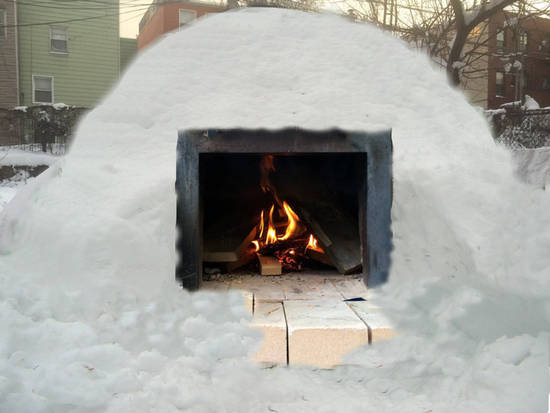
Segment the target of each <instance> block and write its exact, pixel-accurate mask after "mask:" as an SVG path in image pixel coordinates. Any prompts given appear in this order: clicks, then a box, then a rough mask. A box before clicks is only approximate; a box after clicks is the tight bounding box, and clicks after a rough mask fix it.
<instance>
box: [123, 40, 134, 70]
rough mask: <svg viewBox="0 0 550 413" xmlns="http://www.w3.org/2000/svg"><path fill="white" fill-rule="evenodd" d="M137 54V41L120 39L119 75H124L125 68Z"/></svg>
mask: <svg viewBox="0 0 550 413" xmlns="http://www.w3.org/2000/svg"><path fill="white" fill-rule="evenodd" d="M136 53H137V39H127V38H121V39H120V73H124V71H125V70H126V68H127V67H128V65H129V64H130V63H132V61H133V60H134V57H135V56H136Z"/></svg>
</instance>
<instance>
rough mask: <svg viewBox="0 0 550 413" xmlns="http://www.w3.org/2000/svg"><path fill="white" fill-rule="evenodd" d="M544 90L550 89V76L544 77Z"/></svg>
mask: <svg viewBox="0 0 550 413" xmlns="http://www.w3.org/2000/svg"><path fill="white" fill-rule="evenodd" d="M542 90H550V77H545V78H543V79H542Z"/></svg>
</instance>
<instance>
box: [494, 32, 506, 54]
mask: <svg viewBox="0 0 550 413" xmlns="http://www.w3.org/2000/svg"><path fill="white" fill-rule="evenodd" d="M501 33H502V40H499V35H500V34H501ZM500 42H501V43H500ZM495 49H496V52H497V53H504V49H506V29H505V28H504V27H503V28H501V29H499V30H497V34H496V36H495Z"/></svg>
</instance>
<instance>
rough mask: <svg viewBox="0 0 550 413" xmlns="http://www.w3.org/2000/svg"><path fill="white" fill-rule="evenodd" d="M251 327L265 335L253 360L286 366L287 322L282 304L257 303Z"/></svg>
mask: <svg viewBox="0 0 550 413" xmlns="http://www.w3.org/2000/svg"><path fill="white" fill-rule="evenodd" d="M251 326H252V327H254V328H258V329H260V330H262V332H263V333H264V337H263V341H262V345H261V347H260V349H259V350H258V351H257V352H256V353H255V354H254V355H253V356H252V359H253V360H254V361H256V362H258V363H262V364H270V365H272V364H286V362H287V354H286V352H287V346H286V321H285V314H284V310H283V305H282V304H281V303H256V306H255V309H254V318H253V319H252V323H251Z"/></svg>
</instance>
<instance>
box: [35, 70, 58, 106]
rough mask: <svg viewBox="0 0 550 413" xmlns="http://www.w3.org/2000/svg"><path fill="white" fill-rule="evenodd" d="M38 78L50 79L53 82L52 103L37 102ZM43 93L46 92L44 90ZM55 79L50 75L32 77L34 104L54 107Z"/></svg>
mask: <svg viewBox="0 0 550 413" xmlns="http://www.w3.org/2000/svg"><path fill="white" fill-rule="evenodd" d="M36 78H43V79H50V80H51V89H52V90H51V94H52V101H51V102H41V101H38V100H36V81H35V80H36ZM42 92H45V91H44V90H42ZM54 93H55V78H54V77H53V76H50V75H32V103H33V104H39V105H52V104H53V103H54V102H55V94H54Z"/></svg>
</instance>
